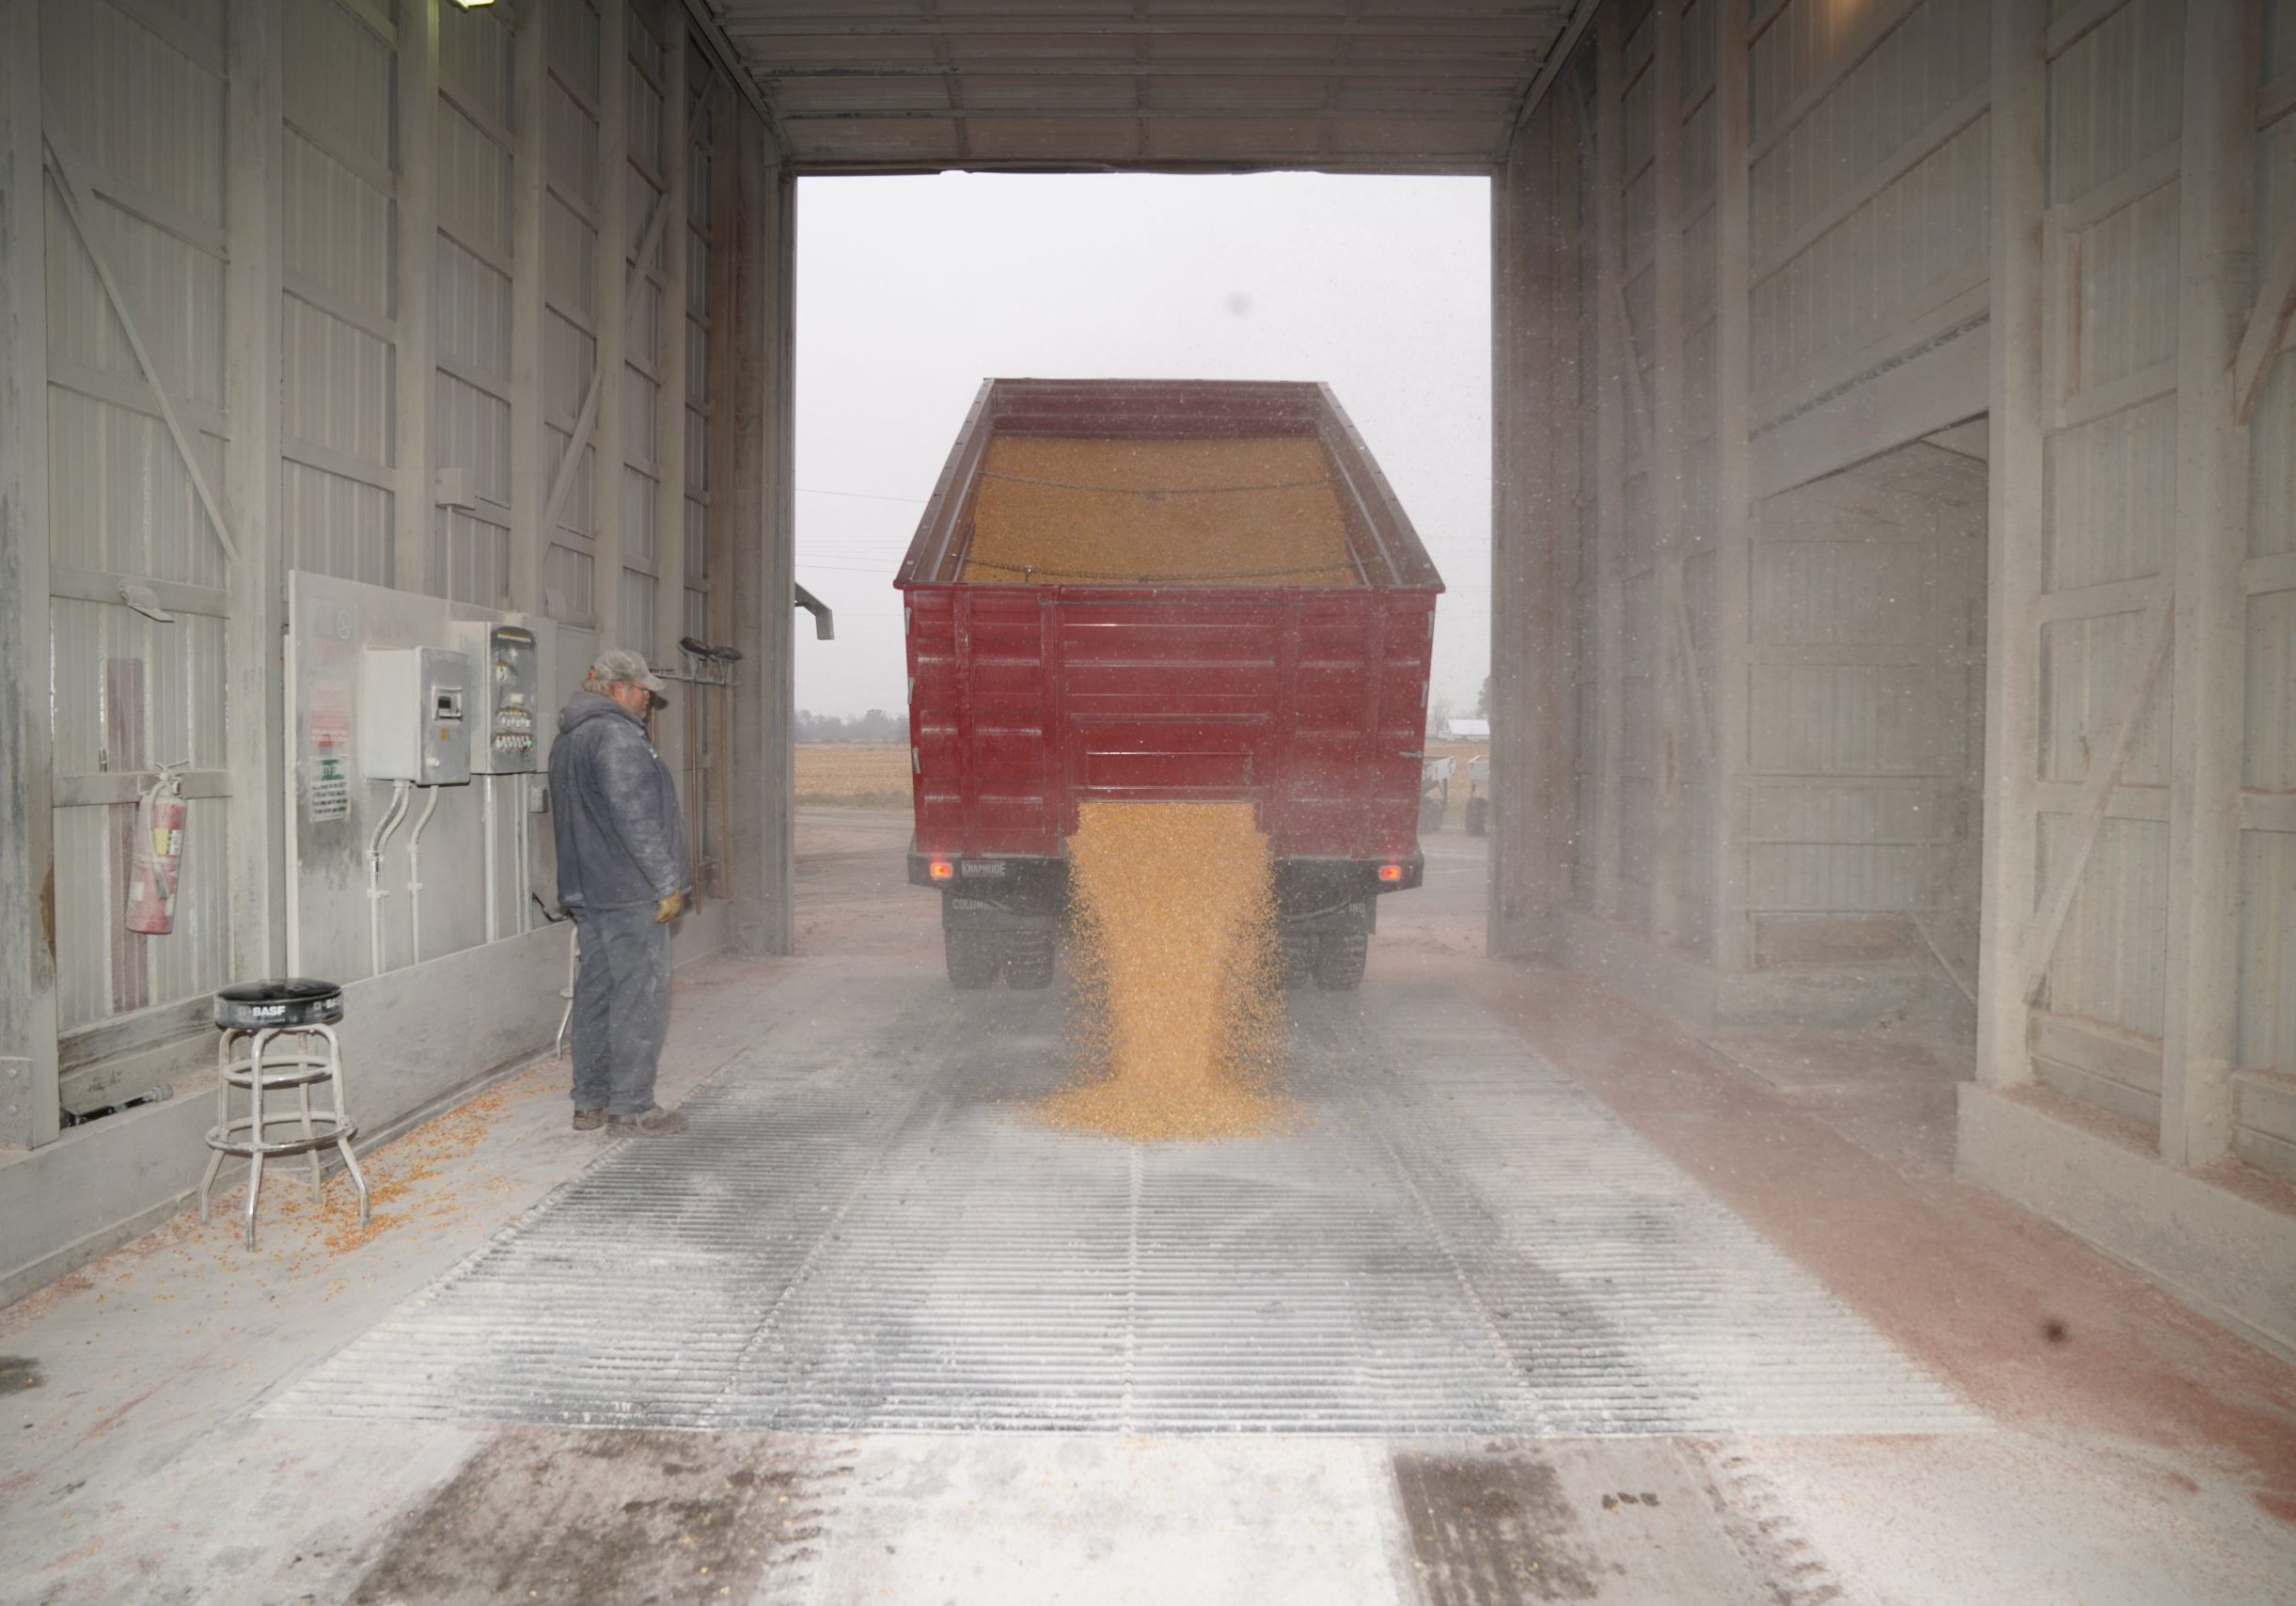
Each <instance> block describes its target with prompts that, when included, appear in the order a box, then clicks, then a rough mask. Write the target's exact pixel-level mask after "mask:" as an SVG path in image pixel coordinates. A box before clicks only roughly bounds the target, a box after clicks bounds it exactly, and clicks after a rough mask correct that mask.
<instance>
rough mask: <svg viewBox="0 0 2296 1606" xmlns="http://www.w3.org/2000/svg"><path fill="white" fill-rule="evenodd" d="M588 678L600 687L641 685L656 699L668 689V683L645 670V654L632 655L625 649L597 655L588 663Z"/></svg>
mask: <svg viewBox="0 0 2296 1606" xmlns="http://www.w3.org/2000/svg"><path fill="white" fill-rule="evenodd" d="M590 679H591V680H593V681H596V682H597V683H598V684H599V685H618V684H622V685H642V686H644V687H645V688H646V689H647V690H648V691H650V692H652V693H653V695H654V696H656V697H659V696H661V695H662V693H663V692H665V691H667V690H668V689H669V686H668V682H666V681H665V680H663V679H662V677H661V676H659V675H657V674H655V673H654V672H653V670H652V669H648V668H646V657H645V654H644V653H633V652H631V651H630V650H629V649H628V648H627V647H617V648H615V649H614V650H613V651H612V652H610V653H599V654H598V656H597V657H595V658H594V659H592V660H591V661H590Z"/></svg>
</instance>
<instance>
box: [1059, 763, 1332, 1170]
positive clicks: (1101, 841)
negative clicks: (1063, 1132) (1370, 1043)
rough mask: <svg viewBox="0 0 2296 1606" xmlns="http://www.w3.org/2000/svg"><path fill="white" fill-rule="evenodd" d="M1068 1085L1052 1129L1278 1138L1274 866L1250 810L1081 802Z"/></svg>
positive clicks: (1073, 880)
mask: <svg viewBox="0 0 2296 1606" xmlns="http://www.w3.org/2000/svg"><path fill="white" fill-rule="evenodd" d="M1068 847H1069V898H1070V905H1071V912H1070V919H1071V923H1072V931H1073V937H1072V943H1071V948H1070V953H1071V955H1072V969H1073V971H1074V974H1075V978H1076V997H1077V1031H1078V1035H1079V1037H1080V1038H1081V1040H1082V1041H1081V1069H1080V1071H1079V1076H1078V1080H1077V1082H1076V1083H1075V1084H1073V1085H1071V1086H1069V1087H1066V1088H1063V1089H1062V1091H1060V1092H1059V1093H1056V1094H1053V1095H1052V1096H1051V1097H1050V1098H1048V1099H1046V1101H1045V1103H1044V1105H1043V1106H1042V1111H1043V1114H1044V1116H1045V1119H1046V1120H1047V1121H1049V1122H1050V1123H1051V1124H1052V1125H1054V1126H1063V1127H1068V1128H1070V1129H1073V1130H1077V1131H1086V1132H1098V1133H1102V1134H1105V1135H1106V1136H1109V1137H1113V1138H1123V1139H1126V1140H1129V1141H1133V1142H1157V1141H1166V1140H1173V1139H1198V1140H1201V1139H1207V1138H1240V1137H1252V1136H1257V1135H1261V1134H1264V1133H1266V1132H1268V1131H1271V1130H1274V1129H1276V1128H1277V1127H1280V1126H1282V1125H1284V1124H1285V1123H1286V1121H1287V1119H1288V1117H1289V1115H1290V1113H1291V1105H1290V1104H1289V1102H1288V1101H1287V1100H1286V1099H1284V1098H1283V1097H1282V1094H1281V1093H1280V1092H1279V1091H1278V1083H1279V1082H1280V1080H1281V1078H1282V1071H1283V1051H1284V1007H1283V972H1282V956H1281V952H1280V949H1279V945H1278V942H1277V937H1276V902H1275V868H1274V863H1273V861H1272V859H1271V858H1269V855H1268V849H1267V838H1266V836H1265V835H1263V834H1262V833H1261V832H1260V831H1259V829H1258V828H1257V827H1256V826H1255V825H1254V823H1253V819H1252V811H1251V805H1250V804H1249V803H1087V804H1085V805H1083V807H1082V809H1081V811H1080V817H1079V820H1078V824H1077V834H1076V835H1075V836H1074V837H1072V838H1070V839H1069V843H1068Z"/></svg>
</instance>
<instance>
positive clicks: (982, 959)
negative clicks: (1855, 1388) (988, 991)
mask: <svg viewBox="0 0 2296 1606" xmlns="http://www.w3.org/2000/svg"><path fill="white" fill-rule="evenodd" d="M941 953H942V956H943V957H944V958H946V959H947V960H948V961H949V984H950V985H951V986H952V987H954V988H956V989H957V990H958V991H960V992H967V993H977V992H980V991H982V990H983V989H984V988H986V987H988V986H990V985H991V984H994V983H995V982H996V980H997V962H998V959H999V954H998V953H997V950H996V949H995V948H994V947H993V946H992V945H991V944H990V943H989V942H988V941H987V940H985V939H984V938H983V935H982V934H981V933H979V932H976V931H954V930H951V929H950V928H949V927H947V926H943V927H942V928H941Z"/></svg>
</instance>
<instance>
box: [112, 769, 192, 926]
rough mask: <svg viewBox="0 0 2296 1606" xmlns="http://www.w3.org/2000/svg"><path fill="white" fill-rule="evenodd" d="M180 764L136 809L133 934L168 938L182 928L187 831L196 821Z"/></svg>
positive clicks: (131, 866) (131, 882) (130, 922)
mask: <svg viewBox="0 0 2296 1606" xmlns="http://www.w3.org/2000/svg"><path fill="white" fill-rule="evenodd" d="M177 768H178V766H177V765H175V764H162V765H161V766H160V775H159V779H157V780H155V781H153V782H152V783H151V785H150V786H149V788H147V789H146V791H145V793H144V795H143V796H142V797H141V798H140V799H138V800H137V802H136V805H135V851H134V855H133V857H132V858H131V859H130V861H129V869H128V929H129V930H130V931H140V932H143V933H145V934H146V935H148V936H150V937H165V936H166V935H167V934H168V933H169V932H171V931H173V930H175V928H176V882H177V879H178V877H179V874H180V873H181V869H182V865H183V829H184V827H185V826H186V825H188V824H189V823H190V820H191V808H190V805H188V804H186V803H185V802H184V801H183V780H182V778H181V776H179V775H178V774H177V773H176V770H177Z"/></svg>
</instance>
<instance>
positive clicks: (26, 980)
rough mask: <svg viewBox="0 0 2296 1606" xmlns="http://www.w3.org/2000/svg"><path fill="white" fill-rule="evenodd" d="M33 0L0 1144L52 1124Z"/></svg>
mask: <svg viewBox="0 0 2296 1606" xmlns="http://www.w3.org/2000/svg"><path fill="white" fill-rule="evenodd" d="M39 24H40V4H39V0H0V39H7V40H8V49H7V50H5V51H0V487H6V494H5V495H0V619H4V620H5V621H6V622H7V623H6V627H5V628H0V819H5V820H7V821H8V822H9V824H8V828H7V829H5V830H0V1147H7V1148H14V1149H28V1148H34V1147H37V1146H39V1144H42V1143H47V1142H54V1141H55V1135H56V1131H57V1127H58V1110H59V1108H60V1107H59V1105H58V1104H57V1102H56V1078H57V1065H56V1031H55V1026H56V1013H55V841H54V833H55V798H54V797H53V795H51V785H52V782H51V775H50V763H51V755H52V752H53V747H54V732H52V731H51V730H50V729H49V722H48V721H49V715H48V709H49V701H48V695H49V668H48V651H49V631H50V628H51V625H50V618H49V603H48V586H49V570H48V551H49V540H50V538H49V532H48V374H47V368H48V293H47V291H48V266H47V208H46V207H45V206H44V205H42V204H41V201H40V196H41V190H42V186H43V183H44V181H43V180H42V178H41V176H40V175H41V167H42V157H41V149H40V93H39V61H40V51H39Z"/></svg>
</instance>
